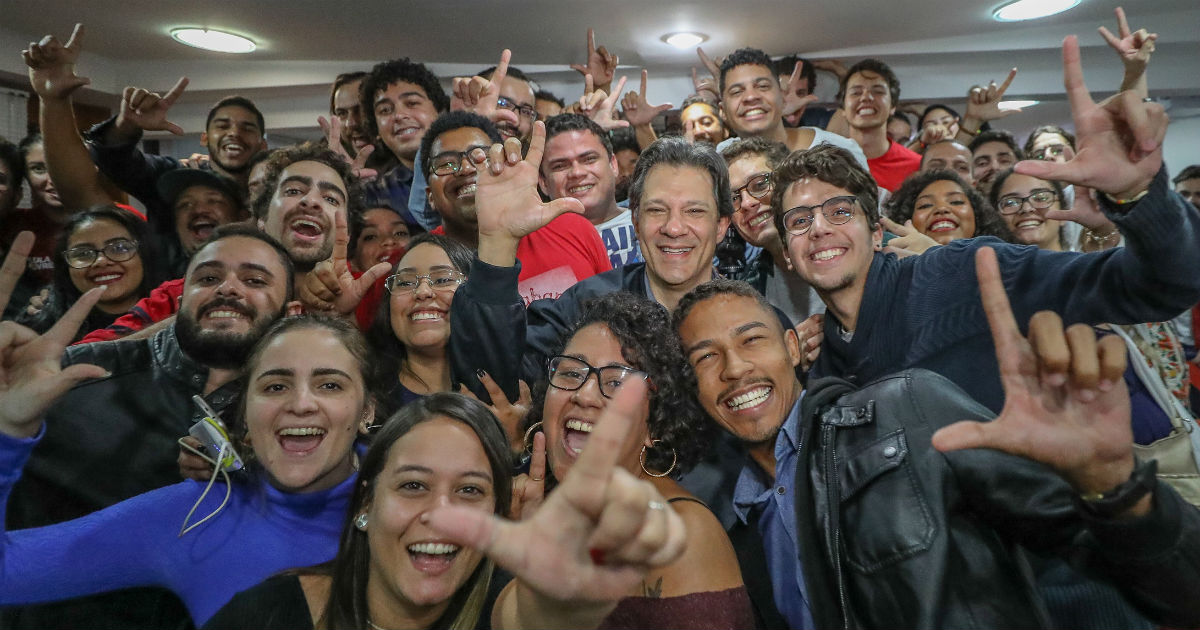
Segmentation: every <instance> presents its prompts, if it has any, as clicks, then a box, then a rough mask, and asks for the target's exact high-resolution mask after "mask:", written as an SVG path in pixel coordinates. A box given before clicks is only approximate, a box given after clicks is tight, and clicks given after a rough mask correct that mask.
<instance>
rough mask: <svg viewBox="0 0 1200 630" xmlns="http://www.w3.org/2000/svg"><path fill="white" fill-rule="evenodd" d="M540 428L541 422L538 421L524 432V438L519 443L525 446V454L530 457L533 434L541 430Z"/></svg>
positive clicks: (531, 454)
mask: <svg viewBox="0 0 1200 630" xmlns="http://www.w3.org/2000/svg"><path fill="white" fill-rule="evenodd" d="M541 428H542V422H541V421H540V420H539V421H537V422H534V423H533V424H531V425H529V428H528V429H526V430H525V437H524V438H522V440H521V443H522V444H524V445H525V454H526V455H529V456H530V457H533V434H534V433H536V432H537V431H539V430H541Z"/></svg>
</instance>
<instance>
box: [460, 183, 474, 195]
mask: <svg viewBox="0 0 1200 630" xmlns="http://www.w3.org/2000/svg"><path fill="white" fill-rule="evenodd" d="M476 187H477V184H467V185H466V186H463V187H462V188H459V189H458V196H459V197H474V196H475V189H476Z"/></svg>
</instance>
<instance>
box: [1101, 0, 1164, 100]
mask: <svg viewBox="0 0 1200 630" xmlns="http://www.w3.org/2000/svg"><path fill="white" fill-rule="evenodd" d="M1115 13H1116V14H1117V33H1118V34H1119V35H1120V36H1119V37H1118V36H1116V35H1113V34H1112V32H1111V31H1109V30H1108V29H1107V28H1104V27H1103V26H1101V27H1100V28H1099V29H1098V30H1099V31H1100V36H1101V37H1103V38H1104V41H1106V42H1108V45H1109V47H1111V48H1112V49H1113V50H1115V51H1117V56H1119V57H1120V58H1121V63H1122V64H1124V66H1125V78H1124V80H1122V81H1121V89H1122V90H1138V91H1139V92H1141V94H1140V96H1142V97H1143V98H1145V96H1146V81H1145V75H1146V66H1147V65H1149V64H1150V55H1152V54H1154V40H1156V39H1158V33H1150V32H1148V31H1147V30H1146V29H1144V28H1140V29H1138V30H1137V31H1133V32H1131V31H1130V30H1129V22H1128V21H1126V20H1125V10H1124V9H1122V8H1121V7H1117V8H1116V10H1115Z"/></svg>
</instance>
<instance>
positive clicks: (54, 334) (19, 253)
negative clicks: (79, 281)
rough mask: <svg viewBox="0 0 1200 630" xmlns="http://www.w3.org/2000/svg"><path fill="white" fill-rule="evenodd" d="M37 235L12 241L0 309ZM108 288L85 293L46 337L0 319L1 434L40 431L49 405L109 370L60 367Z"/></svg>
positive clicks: (1, 278)
mask: <svg viewBox="0 0 1200 630" xmlns="http://www.w3.org/2000/svg"><path fill="white" fill-rule="evenodd" d="M33 241H34V237H33V233H32V232H21V233H20V234H18V235H17V238H16V239H14V240H13V244H12V247H11V248H10V249H9V251H8V255H7V256H5V257H4V264H3V265H2V266H0V310H4V307H6V306H8V301H9V299H10V298H11V297H12V291H13V288H14V287H15V286H16V284H17V280H18V279H19V278H20V277H21V272H22V271H23V270H24V269H25V261H26V259H27V258H28V257H29V252H30V250H31V249H32V248H33ZM103 292H104V287H96V288H94V289H92V290H90V291H88V292H87V293H84V294H83V296H82V297H80V298H79V300H78V301H76V302H75V304H74V305H72V306H71V308H70V309H68V310H67V312H66V313H65V314H64V315H63V316H62V318H60V319H59V320H58V322H57V323H55V324H54V327H53V328H51V329H50V330H48V331H47V332H46V334H44V335H38V334H37V333H35V332H33V331H32V330H30V329H28V328H26V327H24V326H21V325H20V324H16V323H14V322H11V321H6V322H0V433H4V434H5V435H9V436H12V437H18V438H26V437H32V436H34V435H37V432H38V430H39V429H40V428H41V426H42V422H41V420H42V415H43V414H45V413H46V409H48V408H49V407H50V405H52V404H53V403H54V401H55V400H57V399H58V397H59V396H62V395H63V394H65V393H66V392H67V390H69V389H71V388H72V387H74V386H75V385H76V384H78V383H80V382H82V381H86V380H88V379H93V378H101V377H104V376H106V375H107V374H108V373H107V372H106V371H105V370H104V368H101V367H99V366H96V365H87V364H78V365H72V366H69V367H66V368H63V367H62V355H63V351H64V350H66V347H67V344H69V343H71V339H73V338H74V337H75V334H76V333H77V332H78V331H79V327H80V326H81V325H83V320H84V319H85V318H87V315H88V313H89V312H91V310H92V307H94V306H95V305H96V302H98V301H99V300H100V295H101V294H102V293H103Z"/></svg>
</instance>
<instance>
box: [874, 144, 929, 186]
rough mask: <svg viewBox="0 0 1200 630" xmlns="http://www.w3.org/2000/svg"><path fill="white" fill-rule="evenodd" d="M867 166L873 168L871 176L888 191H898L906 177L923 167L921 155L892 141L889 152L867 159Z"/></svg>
mask: <svg viewBox="0 0 1200 630" xmlns="http://www.w3.org/2000/svg"><path fill="white" fill-rule="evenodd" d="M867 167H868V168H870V169H871V177H874V178H875V183H876V184H879V186H880V187H882V188H886V189H887V190H888V192H896V189H897V188H899V187H900V183H901V182H903V181H904V178H905V177H908V176H909V175H912V174H913V173H915V172H917V171H918V170H920V169H921V155H920V154H918V153H916V152H914V151H912V150H910V149H908V148H906V147H903V146H901V145H899V144H896V143H895V142H892V144H891V146H889V147H888V150H887V153H884V154H883V155H881V156H879V157H877V158H874V159H871V160H867Z"/></svg>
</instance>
